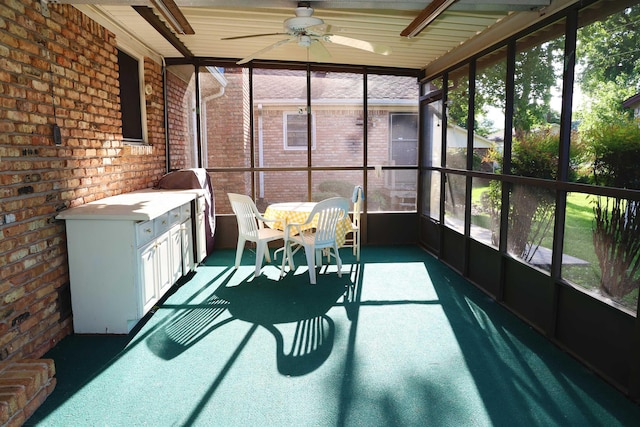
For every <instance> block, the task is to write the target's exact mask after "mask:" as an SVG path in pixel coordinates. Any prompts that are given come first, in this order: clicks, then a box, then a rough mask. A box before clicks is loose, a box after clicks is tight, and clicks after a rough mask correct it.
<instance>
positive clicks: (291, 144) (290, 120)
mask: <svg viewBox="0 0 640 427" xmlns="http://www.w3.org/2000/svg"><path fill="white" fill-rule="evenodd" d="M313 122H314V116H313V115H312V116H311V126H312V129H311V133H312V136H311V140H312V141H311V148H312V149H314V148H315V143H316V141H315V137H314V135H313V134H314V127H315V126H314V125H313ZM284 126H285V129H284V135H285V140H284V148H285V149H287V150H306V149H307V115H306V114H299V113H285V115H284Z"/></svg>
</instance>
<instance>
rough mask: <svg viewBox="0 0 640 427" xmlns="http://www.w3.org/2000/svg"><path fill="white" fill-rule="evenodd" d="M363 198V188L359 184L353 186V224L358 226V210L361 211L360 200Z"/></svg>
mask: <svg viewBox="0 0 640 427" xmlns="http://www.w3.org/2000/svg"><path fill="white" fill-rule="evenodd" d="M363 200H364V189H363V188H362V186H360V185H356V186H355V187H354V188H353V197H352V200H351V201H352V202H353V225H354V226H356V227H360V212H362V201H363Z"/></svg>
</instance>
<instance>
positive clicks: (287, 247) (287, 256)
mask: <svg viewBox="0 0 640 427" xmlns="http://www.w3.org/2000/svg"><path fill="white" fill-rule="evenodd" d="M287 261H289V271H293V270H295V268H296V267H295V265H294V264H293V253H292V252H291V242H285V244H284V246H283V247H282V268H281V269H280V278H282V276H284V266H285V265H286V264H287Z"/></svg>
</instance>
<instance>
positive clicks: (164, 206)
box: [56, 188, 204, 221]
mask: <svg viewBox="0 0 640 427" xmlns="http://www.w3.org/2000/svg"><path fill="white" fill-rule="evenodd" d="M203 194H204V190H202V189H193V190H163V189H151V188H149V189H145V190H138V191H133V192H131V193H125V194H119V195H117V196H112V197H106V198H104V199H100V200H96V201H94V202H90V203H86V204H84V205H80V206H76V207H74V208H70V209H67V210H64V211H62V212H60V213H59V214H58V215H57V216H56V219H73V220H75V219H90V220H97V219H101V220H129V221H131V220H133V221H147V220H150V219H154V218H157V217H158V216H160V215H162V214H163V213H165V212H167V211H170V210H171V209H174V208H177V207H179V206H182V205H184V204H185V203H189V202H190V201H192V200H193V199H195V198H196V197H198V196H199V195H203Z"/></svg>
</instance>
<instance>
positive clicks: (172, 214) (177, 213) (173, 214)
mask: <svg viewBox="0 0 640 427" xmlns="http://www.w3.org/2000/svg"><path fill="white" fill-rule="evenodd" d="M181 215H182V214H181V208H175V209H171V210H170V211H169V227H171V226H172V225H174V224H177V223H179V222H180V219H181Z"/></svg>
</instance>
